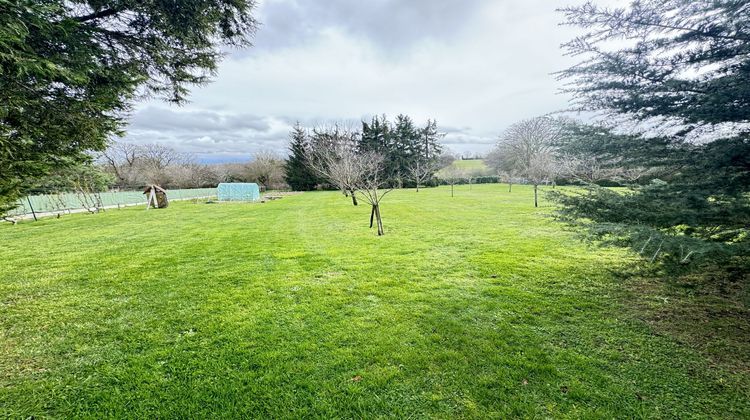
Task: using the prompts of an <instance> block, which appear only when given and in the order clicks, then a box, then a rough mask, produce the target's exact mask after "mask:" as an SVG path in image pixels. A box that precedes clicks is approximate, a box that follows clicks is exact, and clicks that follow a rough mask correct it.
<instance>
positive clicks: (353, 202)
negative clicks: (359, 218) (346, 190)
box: [351, 191, 359, 206]
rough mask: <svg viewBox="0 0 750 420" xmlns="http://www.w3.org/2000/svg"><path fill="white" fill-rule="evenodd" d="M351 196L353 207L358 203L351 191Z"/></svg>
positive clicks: (355, 195)
mask: <svg viewBox="0 0 750 420" xmlns="http://www.w3.org/2000/svg"><path fill="white" fill-rule="evenodd" d="M351 195H352V204H354V205H355V206H358V205H359V203H358V202H357V194H355V193H354V191H351Z"/></svg>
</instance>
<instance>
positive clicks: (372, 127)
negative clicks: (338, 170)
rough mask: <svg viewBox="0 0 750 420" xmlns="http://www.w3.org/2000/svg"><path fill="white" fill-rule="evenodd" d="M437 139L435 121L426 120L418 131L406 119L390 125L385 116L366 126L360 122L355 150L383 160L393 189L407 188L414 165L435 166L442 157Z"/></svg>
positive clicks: (398, 119) (376, 118)
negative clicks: (357, 143)
mask: <svg viewBox="0 0 750 420" xmlns="http://www.w3.org/2000/svg"><path fill="white" fill-rule="evenodd" d="M440 138H441V135H440V133H438V130H437V121H435V120H427V123H426V124H425V126H424V127H422V128H418V127H417V126H416V125H415V124H414V121H413V120H412V119H411V118H410V117H409V116H408V115H403V114H401V115H398V116H397V117H396V120H395V121H394V122H390V121H389V120H388V119H387V117H386V116H385V115H383V116H381V117H378V116H375V117H373V118H372V120H371V122H369V123H368V122H366V121H363V122H362V132H361V135H360V137H359V146H358V149H359V150H360V151H363V152H377V153H380V154H382V155H383V156H385V158H386V168H385V171H384V173H385V175H386V177H387V178H389V179H391V180H393V182H394V185H397V184H399V183H400V184H404V183H406V184H409V183H410V182H409V179H408V177H409V172H410V168H411V166H412V165H414V164H415V163H416V162H419V163H420V164H422V165H425V166H426V167H427V166H429V165H432V166H437V162H438V161H439V159H440V155H441V154H442V153H443V146H442V145H441V144H440ZM428 178H429V177H428Z"/></svg>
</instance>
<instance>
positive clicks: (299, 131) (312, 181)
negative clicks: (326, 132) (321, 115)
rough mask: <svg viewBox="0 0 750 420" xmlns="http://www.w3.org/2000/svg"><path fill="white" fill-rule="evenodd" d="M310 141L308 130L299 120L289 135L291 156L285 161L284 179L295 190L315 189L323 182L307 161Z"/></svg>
mask: <svg viewBox="0 0 750 420" xmlns="http://www.w3.org/2000/svg"><path fill="white" fill-rule="evenodd" d="M309 143H310V141H309V138H308V134H307V132H306V131H305V129H304V128H303V127H302V126H301V125H300V124H299V122H298V123H297V124H296V125H295V126H294V128H293V129H292V132H291V133H290V135H289V157H288V158H287V160H286V162H285V163H284V179H285V180H286V183H287V184H289V186H290V187H291V188H292V190H294V191H310V190H314V189H315V187H316V186H317V185H318V184H320V183H321V180H320V178H319V177H318V176H317V175H316V173H315V172H314V171H313V170H312V169H311V168H310V165H309V164H308V161H307V159H308V153H307V151H308V149H309V146H310V144H309Z"/></svg>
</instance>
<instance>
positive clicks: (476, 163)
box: [438, 159, 494, 176]
mask: <svg viewBox="0 0 750 420" xmlns="http://www.w3.org/2000/svg"><path fill="white" fill-rule="evenodd" d="M452 165H453V166H455V167H457V168H461V169H463V170H465V171H467V172H470V173H472V174H473V175H474V176H482V175H494V174H493V172H492V169H490V168H488V167H487V165H485V164H484V160H481V159H472V160H461V159H457V160H455V161H453V164H452ZM438 176H439V173H438Z"/></svg>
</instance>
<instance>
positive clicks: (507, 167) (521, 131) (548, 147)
mask: <svg viewBox="0 0 750 420" xmlns="http://www.w3.org/2000/svg"><path fill="white" fill-rule="evenodd" d="M560 135H561V126H560V124H559V122H558V121H556V120H555V119H553V118H549V117H538V118H532V119H530V120H524V121H521V122H518V123H515V124H513V125H512V126H510V128H508V129H507V130H506V131H505V133H503V135H502V136H500V140H499V141H498V144H497V146H496V147H495V150H494V151H493V155H494V156H493V160H495V161H496V162H497V163H496V165H494V166H495V167H496V168H498V169H500V170H502V171H503V172H505V173H507V174H509V175H510V176H511V177H512V176H513V175H515V174H517V175H519V176H521V177H523V178H526V179H527V180H528V181H529V182H531V183H532V184H533V186H534V206H535V207H537V206H538V203H539V201H538V198H537V190H538V188H539V184H541V183H544V182H548V181H550V180H552V179H554V176H555V174H556V173H558V172H559V167H558V165H559V164H558V162H557V159H556V158H555V153H554V147H553V145H554V144H556V143H557V141H558V139H559V138H560Z"/></svg>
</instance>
